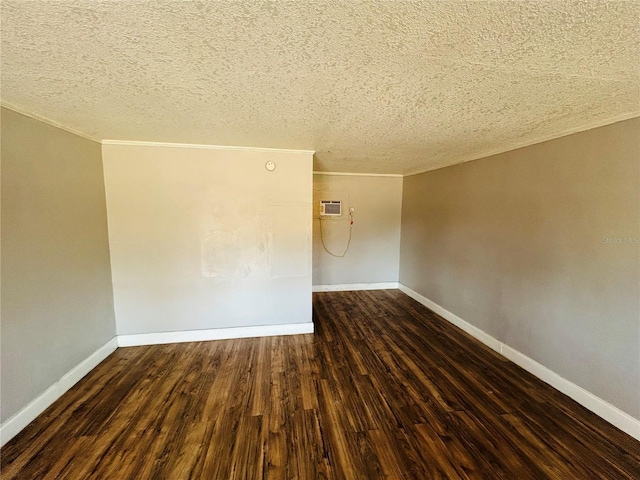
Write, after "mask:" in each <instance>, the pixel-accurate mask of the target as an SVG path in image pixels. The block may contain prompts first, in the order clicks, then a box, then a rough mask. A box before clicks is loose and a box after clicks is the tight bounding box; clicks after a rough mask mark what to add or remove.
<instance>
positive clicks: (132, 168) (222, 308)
mask: <svg viewBox="0 0 640 480" xmlns="http://www.w3.org/2000/svg"><path fill="white" fill-rule="evenodd" d="M103 157H104V165H105V185H106V192H107V205H108V217H109V238H110V245H111V262H112V270H113V288H114V298H115V309H116V322H117V327H118V334H119V335H127V334H141V333H157V332H171V331H182V330H203V329H213V328H227V327H245V326H257V325H278V324H291V323H308V322H311V195H312V155H311V154H310V153H306V154H300V153H291V152H277V151H273V152H266V151H249V150H231V149H226V150H225V149H198V148H179V147H162V146H131V145H104V146H103ZM267 161H274V162H275V163H276V169H275V170H274V171H272V172H270V171H267V170H266V168H265V163H266V162H267Z"/></svg>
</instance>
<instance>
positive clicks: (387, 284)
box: [311, 282, 398, 292]
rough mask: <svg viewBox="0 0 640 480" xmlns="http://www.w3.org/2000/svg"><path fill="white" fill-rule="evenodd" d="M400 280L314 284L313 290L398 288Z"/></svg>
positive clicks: (348, 290)
mask: <svg viewBox="0 0 640 480" xmlns="http://www.w3.org/2000/svg"><path fill="white" fill-rule="evenodd" d="M397 288H398V282H378V283H341V284H336V285H314V286H313V287H311V291H313V292H352V291H356V290H396V289H397Z"/></svg>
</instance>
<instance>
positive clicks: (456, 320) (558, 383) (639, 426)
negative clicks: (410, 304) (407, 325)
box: [398, 283, 640, 440]
mask: <svg viewBox="0 0 640 480" xmlns="http://www.w3.org/2000/svg"><path fill="white" fill-rule="evenodd" d="M398 288H399V289H400V291H402V292H404V293H406V294H407V295H408V296H410V297H411V298H413V299H414V300H416V301H417V302H418V303H421V304H422V305H424V306H425V307H427V308H428V309H430V310H432V311H433V312H435V313H437V314H438V315H440V316H441V317H442V318H444V319H445V320H447V321H448V322H450V323H452V324H453V325H455V326H456V327H458V328H460V329H461V330H464V331H465V332H467V333H468V334H469V335H471V336H472V337H475V338H476V339H478V340H480V341H481V342H482V343H484V344H485V345H487V346H488V347H489V348H491V349H492V350H495V351H496V352H498V353H499V354H500V355H502V356H504V357H505V358H507V359H509V360H511V361H512V362H513V363H515V364H516V365H518V366H519V367H521V368H523V369H525V370H526V371H528V372H529V373H531V374H533V375H535V376H536V377H538V378H539V379H540V380H542V381H543V382H545V383H548V384H549V385H551V386H552V387H553V388H555V389H556V390H559V391H560V392H562V393H564V394H565V395H567V396H568V397H570V398H572V399H573V400H575V401H576V402H578V403H579V404H580V405H582V406H583V407H585V408H587V409H588V410H591V411H592V412H593V413H595V414H596V415H598V416H599V417H601V418H603V419H604V420H606V421H607V422H609V423H611V424H612V425H614V426H616V427H618V428H619V429H620V430H622V431H623V432H625V433H627V434H629V435H631V436H632V437H633V438H635V439H636V440H640V420H638V419H637V418H634V417H632V416H631V415H629V414H628V413H626V412H623V411H622V410H620V409H619V408H618V407H615V406H614V405H611V404H610V403H608V402H607V401H605V400H603V399H601V398H600V397H598V396H596V395H594V394H593V393H591V392H589V391H588V390H585V389H584V388H582V387H580V386H579V385H576V384H575V383H573V382H570V381H569V380H567V379H565V378H563V377H561V376H560V375H558V374H557V373H555V372H554V371H553V370H550V369H549V368H547V367H545V366H544V365H542V364H541V363H538V362H536V361H535V360H534V359H532V358H530V357H528V356H526V355H525V354H524V353H522V352H520V351H518V350H516V349H515V348H512V347H510V346H509V345H506V344H505V343H502V342H501V341H500V340H498V339H496V338H494V337H492V336H491V335H489V334H488V333H486V332H485V331H483V330H481V329H479V328H478V327H475V326H473V325H471V324H470V323H469V322H467V321H465V320H463V319H462V318H460V317H458V316H457V315H455V314H454V313H451V312H450V311H449V310H447V309H445V308H443V307H441V306H440V305H438V304H437V303H435V302H433V301H431V300H429V299H428V298H426V297H424V296H422V295H420V294H419V293H418V292H416V291H414V290H412V289H411V288H409V287H407V286H406V285H403V284H402V283H400V284H399V285H398Z"/></svg>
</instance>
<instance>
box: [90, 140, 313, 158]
mask: <svg viewBox="0 0 640 480" xmlns="http://www.w3.org/2000/svg"><path fill="white" fill-rule="evenodd" d="M100 143H102V145H122V146H129V147H164V148H191V149H201V150H237V151H242V152H262V153H293V154H297V155H313V154H314V153H316V152H315V150H294V149H287V148H263V147H239V146H235V145H207V144H198V143H167V142H142V141H136V140H102V141H101V142H100Z"/></svg>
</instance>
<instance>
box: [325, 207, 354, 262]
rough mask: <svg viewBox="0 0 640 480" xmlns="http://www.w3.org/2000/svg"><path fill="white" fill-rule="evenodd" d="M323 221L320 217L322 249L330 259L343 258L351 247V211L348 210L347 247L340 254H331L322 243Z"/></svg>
mask: <svg viewBox="0 0 640 480" xmlns="http://www.w3.org/2000/svg"><path fill="white" fill-rule="evenodd" d="M323 219H324V215H320V241H321V242H322V248H324V251H325V252H327V253H328V254H329V255H331V256H332V257H336V258H343V257H344V256H345V255H346V254H347V252H348V251H349V246H350V245H351V234H352V232H353V209H350V210H349V239H348V240H347V247H346V248H345V249H344V252H342V254H337V253H333V252H332V251H330V250H329V249H328V248H327V245H326V244H325V243H324V228H323V225H322V224H323Z"/></svg>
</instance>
